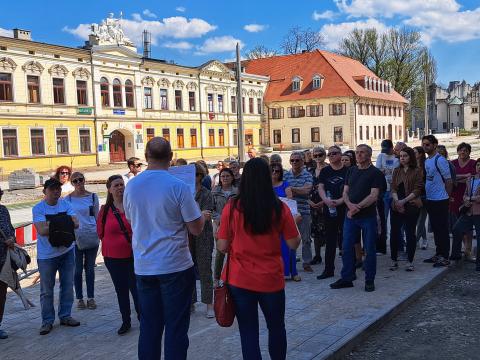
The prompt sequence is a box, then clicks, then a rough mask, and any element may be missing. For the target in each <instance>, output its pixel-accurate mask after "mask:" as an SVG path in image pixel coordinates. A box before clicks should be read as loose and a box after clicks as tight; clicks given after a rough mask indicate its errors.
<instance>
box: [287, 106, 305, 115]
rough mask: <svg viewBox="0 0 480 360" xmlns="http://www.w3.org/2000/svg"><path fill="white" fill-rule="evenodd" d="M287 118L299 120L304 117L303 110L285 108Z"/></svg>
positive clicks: (299, 107)
mask: <svg viewBox="0 0 480 360" xmlns="http://www.w3.org/2000/svg"><path fill="white" fill-rule="evenodd" d="M287 116H288V117H289V118H299V117H304V116H305V110H304V108H303V106H292V107H289V108H287Z"/></svg>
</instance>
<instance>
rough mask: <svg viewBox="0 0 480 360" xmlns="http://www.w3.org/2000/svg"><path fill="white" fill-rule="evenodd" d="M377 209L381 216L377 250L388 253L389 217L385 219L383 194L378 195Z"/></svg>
mask: <svg viewBox="0 0 480 360" xmlns="http://www.w3.org/2000/svg"><path fill="white" fill-rule="evenodd" d="M377 211H378V216H379V217H380V235H378V236H377V243H376V248H377V252H380V253H382V254H386V253H387V219H385V203H384V202H383V194H380V195H379V196H378V200H377Z"/></svg>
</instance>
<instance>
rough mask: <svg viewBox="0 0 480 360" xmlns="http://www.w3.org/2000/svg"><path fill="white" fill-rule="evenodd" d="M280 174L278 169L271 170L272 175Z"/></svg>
mask: <svg viewBox="0 0 480 360" xmlns="http://www.w3.org/2000/svg"><path fill="white" fill-rule="evenodd" d="M279 173H280V169H272V174H279Z"/></svg>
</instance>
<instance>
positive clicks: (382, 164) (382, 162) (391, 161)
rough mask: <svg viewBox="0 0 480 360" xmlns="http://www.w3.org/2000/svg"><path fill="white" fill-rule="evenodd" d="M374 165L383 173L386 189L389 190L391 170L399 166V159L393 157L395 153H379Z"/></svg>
mask: <svg viewBox="0 0 480 360" xmlns="http://www.w3.org/2000/svg"><path fill="white" fill-rule="evenodd" d="M375 166H376V167H377V169H379V170H380V171H381V172H382V173H383V174H384V175H385V180H386V181H387V191H390V186H391V184H392V177H393V170H395V169H396V168H397V167H399V166H400V161H399V160H398V159H397V158H396V157H395V155H387V154H385V153H380V154H378V158H377V162H376V164H375Z"/></svg>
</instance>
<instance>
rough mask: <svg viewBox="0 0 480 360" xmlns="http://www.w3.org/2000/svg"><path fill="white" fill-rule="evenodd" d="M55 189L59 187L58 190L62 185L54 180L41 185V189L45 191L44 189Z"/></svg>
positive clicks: (51, 179)
mask: <svg viewBox="0 0 480 360" xmlns="http://www.w3.org/2000/svg"><path fill="white" fill-rule="evenodd" d="M57 187H59V188H60V187H62V183H61V182H60V181H58V180H57V179H55V178H50V179H48V180H47V181H45V182H44V183H43V188H44V189H46V188H57Z"/></svg>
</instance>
